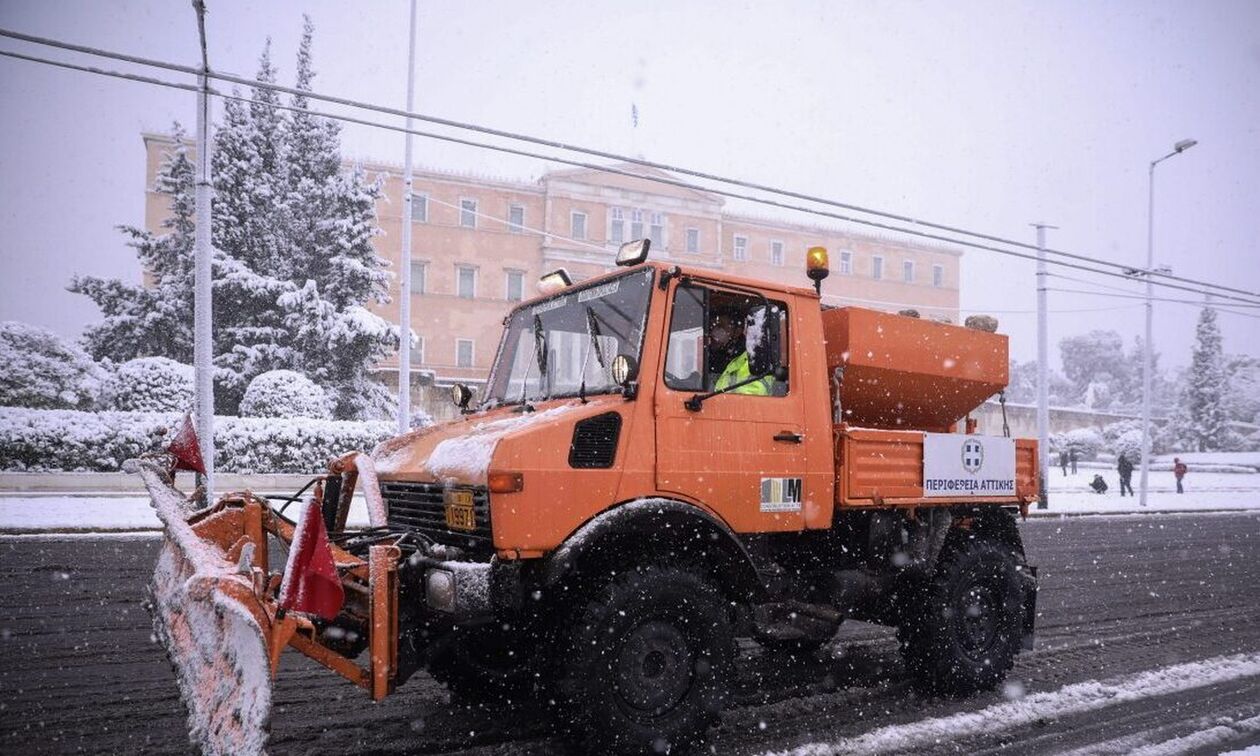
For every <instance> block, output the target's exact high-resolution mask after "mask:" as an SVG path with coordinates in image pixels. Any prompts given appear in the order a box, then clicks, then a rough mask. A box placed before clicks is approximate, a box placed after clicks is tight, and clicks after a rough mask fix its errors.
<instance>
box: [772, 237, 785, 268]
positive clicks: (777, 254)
mask: <svg viewBox="0 0 1260 756" xmlns="http://www.w3.org/2000/svg"><path fill="white" fill-rule="evenodd" d="M770 264H771V265H782V264H783V242H781V241H772V242H770Z"/></svg>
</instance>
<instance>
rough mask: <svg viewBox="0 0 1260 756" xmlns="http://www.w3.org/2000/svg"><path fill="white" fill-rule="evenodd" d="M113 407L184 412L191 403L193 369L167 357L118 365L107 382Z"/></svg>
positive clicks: (137, 410)
mask: <svg viewBox="0 0 1260 756" xmlns="http://www.w3.org/2000/svg"><path fill="white" fill-rule="evenodd" d="M105 395H106V397H107V399H108V401H109V403H110V405H111V407H112V408H113V409H116V410H122V411H124V412H187V411H189V410H191V409H192V406H193V369H192V366H191V365H184V364H181V363H178V362H176V361H175V360H171V359H167V358H166V357H140V358H137V359H134V360H128V361H127V362H124V363H123V364H121V365H119V366H118V368H117V369H116V370H115V371H114V374H113V376H111V377H110V380H109V381H108V383H107V384H106V388H105Z"/></svg>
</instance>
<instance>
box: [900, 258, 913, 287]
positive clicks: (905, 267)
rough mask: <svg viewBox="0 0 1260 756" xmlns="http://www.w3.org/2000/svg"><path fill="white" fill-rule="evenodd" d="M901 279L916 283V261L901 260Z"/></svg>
mask: <svg viewBox="0 0 1260 756" xmlns="http://www.w3.org/2000/svg"><path fill="white" fill-rule="evenodd" d="M901 280H902V281H905V282H906V283H914V261H913V260H902V261H901Z"/></svg>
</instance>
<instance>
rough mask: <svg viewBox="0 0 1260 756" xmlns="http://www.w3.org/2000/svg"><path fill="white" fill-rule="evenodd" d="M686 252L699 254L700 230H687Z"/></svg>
mask: <svg viewBox="0 0 1260 756" xmlns="http://www.w3.org/2000/svg"><path fill="white" fill-rule="evenodd" d="M687 251H688V252H690V253H691V254H693V255H698V254H700V229H698V228H689V229H687Z"/></svg>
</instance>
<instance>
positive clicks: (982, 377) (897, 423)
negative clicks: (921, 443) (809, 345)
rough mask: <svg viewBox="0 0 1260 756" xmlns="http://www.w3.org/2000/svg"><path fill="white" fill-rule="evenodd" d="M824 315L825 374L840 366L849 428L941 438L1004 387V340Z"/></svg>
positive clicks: (851, 311)
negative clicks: (939, 434)
mask: <svg viewBox="0 0 1260 756" xmlns="http://www.w3.org/2000/svg"><path fill="white" fill-rule="evenodd" d="M822 315H823V334H824V337H825V338H826V340H827V369H828V370H829V371H830V372H831V374H832V375H834V374H835V370H836V368H837V367H840V366H843V368H844V374H843V378H842V379H841V382H840V406H841V410H842V412H843V413H844V422H846V423H848V424H849V425H851V426H859V427H866V428H888V429H898V430H925V431H941V432H945V431H949V430H950V429H951V426H953V424H954V423H956V422H958V421H959V420H960V419H961V418H963V417H964V416H966V415H967V413H968V412H971V411H972V410H973V409H975V408H976V407H978V406H979V405H980V404H981V403H983V402H984V400H986V399H988V398H989V397H991V396H993V395H994V394H996V393H998V392H999V391H1001V390H1002V389H1004V388H1006V383H1007V373H1008V366H1007V343H1006V336H1004V335H1002V334H996V333H987V332H985V331H977V330H974V329H971V328H964V327H961V326H955V325H948V324H945V323H936V322H932V321H929V320H921V319H919V318H912V317H906V316H904V315H893V314H889V313H883V312H876V311H874V310H865V309H862V308H858V307H840V308H835V309H829V310H825V311H824V312H823V314H822ZM832 390H833V391H834V386H833V389H832ZM833 398H834V397H833Z"/></svg>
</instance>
